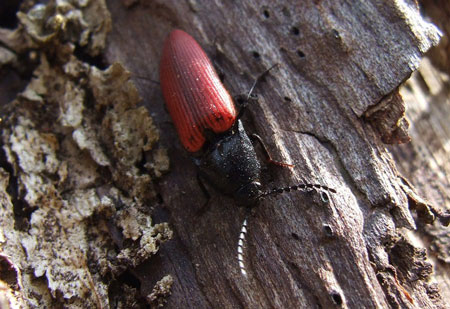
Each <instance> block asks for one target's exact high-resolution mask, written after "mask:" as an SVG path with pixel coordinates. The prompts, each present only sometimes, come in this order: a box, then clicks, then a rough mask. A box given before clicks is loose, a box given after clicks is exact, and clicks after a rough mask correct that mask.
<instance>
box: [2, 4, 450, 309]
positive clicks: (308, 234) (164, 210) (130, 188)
mask: <svg viewBox="0 0 450 309" xmlns="http://www.w3.org/2000/svg"><path fill="white" fill-rule="evenodd" d="M63 2H64V1H60V2H59V4H58V5H62V4H61V3H63ZM285 2H286V1H277V0H276V1H270V2H260V1H245V3H241V2H239V1H237V2H236V1H223V2H222V1H206V0H205V1H203V0H201V1H198V0H188V1H183V2H182V1H162V0H161V1H159V0H158V1H142V0H141V1H133V0H131V1H126V0H124V1H115V0H109V1H107V8H108V9H109V11H110V14H111V20H112V31H111V33H110V34H109V36H108V37H107V45H106V48H105V50H104V52H103V54H102V56H99V55H100V50H101V48H102V46H103V44H102V42H103V39H104V38H105V32H104V31H102V28H104V29H103V30H105V29H106V28H108V27H109V23H108V18H109V16H108V14H109V13H107V12H105V7H104V6H103V4H102V2H101V1H98V2H93V3H95V5H91V6H85V4H84V1H73V3H77V4H73V6H74V9H73V11H71V10H72V9H71V10H67V6H65V5H66V4H64V8H65V9H64V10H62V9H61V8H60V9H61V10H60V11H58V10H56V12H58V14H56V15H52V14H54V13H53V12H50V10H47V12H46V13H48V14H50V15H51V16H52V19H51V20H52V22H46V23H45V25H46V26H43V28H42V29H40V30H42V33H41V32H39V30H38V31H37V32H33V31H31V33H32V35H31V37H32V38H33V39H32V40H31V43H30V41H24V42H18V41H14V36H13V35H12V34H17V33H18V32H11V33H10V32H9V31H7V30H5V29H0V30H1V31H0V41H1V42H2V47H0V52H2V53H4V54H0V56H1V57H0V59H2V60H3V59H7V60H5V63H7V65H10V66H11V67H10V68H9V70H6V72H9V73H5V75H3V76H13V77H14V78H3V79H2V81H1V82H0V86H1V89H7V90H5V91H4V92H3V91H2V92H1V93H0V100H1V104H2V107H4V106H7V107H6V108H5V109H2V111H3V112H2V115H1V116H2V119H3V123H2V125H3V127H2V130H3V131H2V148H3V150H4V153H3V152H1V157H0V162H1V169H0V180H1V181H0V188H1V189H2V190H1V191H0V193H1V194H0V204H1V205H2V208H1V212H0V220H1V222H2V224H4V223H5V222H6V223H5V226H4V227H2V228H3V229H0V232H1V233H0V245H2V246H1V247H0V266H1V267H2V268H0V270H3V272H0V287H1V289H2V291H9V292H10V294H11V295H12V296H11V295H9V294H8V295H7V297H6V298H5V297H3V296H4V295H6V294H0V306H1V305H4V304H5V303H6V302H7V301H6V302H5V299H14V298H16V299H17V300H18V302H19V303H20V302H21V301H22V302H23V304H28V306H44V305H46V306H58V305H66V306H70V305H72V306H89V307H94V306H97V307H107V306H111V307H114V306H117V307H121V306H122V307H133V306H135V307H137V306H139V305H141V306H142V305H143V304H144V303H145V302H148V303H149V304H150V306H152V307H156V306H158V305H161V304H164V303H165V305H166V307H167V308H315V307H319V308H320V307H321V308H333V307H343V308H386V307H392V308H398V307H401V308H444V307H445V306H446V305H445V303H446V302H445V300H446V299H447V300H448V299H449V297H450V288H449V286H450V285H449V283H448V282H449V275H448V273H449V271H448V263H449V258H448V248H449V245H448V244H449V242H448V230H446V229H445V227H443V225H445V224H448V216H447V217H445V216H444V215H442V214H445V211H446V210H447V209H448V206H449V201H450V197H449V176H448V175H449V164H448V163H449V162H448V159H447V158H448V149H447V148H448V147H447V146H446V143H447V141H448V137H449V133H448V132H449V131H450V130H449V129H448V119H449V113H448V111H447V110H448V103H449V93H448V83H449V80H448V78H447V77H446V76H445V75H442V74H441V73H440V72H439V71H437V70H435V69H434V68H433V66H432V65H431V64H430V63H429V62H425V64H424V66H422V67H421V70H420V71H419V73H416V74H415V75H413V78H412V79H411V80H409V81H408V82H407V83H406V86H405V87H403V88H400V89H399V86H400V85H401V84H402V83H403V82H404V81H405V80H407V79H408V78H409V77H410V75H411V74H412V72H413V71H415V70H416V69H417V68H418V66H419V62H420V59H421V57H422V56H423V54H424V53H425V52H426V51H427V50H428V49H429V48H430V47H431V46H433V45H436V44H437V42H438V41H439V38H440V33H439V31H438V30H437V28H435V27H434V26H433V25H432V24H430V23H428V22H426V21H425V20H424V18H423V17H422V16H421V15H420V13H419V8H418V7H417V5H416V4H415V3H414V2H413V1H408V0H396V1H389V2H385V1H377V0H370V1H356V2H355V1H310V0H308V1H302V2H301V3H285ZM30 3H31V2H30ZM55 3H56V2H54V1H50V2H49V5H53V4H55ZM26 5H28V4H25V6H26ZM29 5H30V7H31V4H29ZM55 5H56V4H55ZM71 5H72V4H71ZM89 7H90V9H89ZM22 9H23V10H24V11H26V8H22ZM91 9H92V10H91ZM64 12H65V13H68V12H76V14H67V15H64ZM24 16H25V15H23V16H22V19H21V22H22V23H24V25H25V26H23V27H24V28H20V27H21V26H19V28H18V29H19V30H20V31H29V30H30V29H32V28H31V27H32V25H33V22H35V20H33V18H29V19H27V18H25V17H24ZM36 16H39V15H35V16H34V17H36ZM81 16H82V18H81ZM100 16H101V18H100ZM36 18H37V17H36ZM103 18H104V19H103ZM67 21H70V22H67ZM49 25H50V26H51V29H50V30H51V31H50V30H49V29H46V28H45V27H48V26H49ZM27 27H28V28H27ZM174 28H180V29H183V30H185V31H186V32H188V33H189V34H191V35H192V36H193V37H194V38H196V40H197V41H198V42H199V44H200V45H201V46H202V47H203V48H204V49H205V51H206V53H207V54H208V55H209V56H210V57H211V59H212V61H213V62H214V64H215V66H216V67H217V69H218V71H220V73H221V74H223V76H224V83H225V86H226V87H227V89H228V90H229V91H230V93H231V94H232V96H235V95H241V94H245V93H247V92H248V90H249V88H250V87H251V85H252V83H253V81H254V79H255V78H256V77H257V76H258V75H259V74H260V73H261V72H263V71H264V70H266V69H267V68H268V67H270V66H272V65H273V64H278V66H277V67H276V68H275V69H273V70H272V71H270V74H268V75H267V76H266V78H265V79H264V80H263V81H261V83H260V84H259V85H258V86H257V88H256V93H257V94H258V103H257V104H254V105H251V106H249V107H248V111H247V112H246V115H245V117H244V119H243V121H244V124H245V127H246V130H247V131H248V132H249V133H257V134H258V135H260V136H261V137H262V138H263V140H264V141H265V143H266V144H267V146H268V149H269V151H270V153H271V155H272V156H273V158H274V159H275V160H278V161H283V162H288V163H292V164H294V165H295V166H294V167H293V168H281V167H277V166H271V165H264V164H263V165H264V166H265V167H264V169H263V175H264V176H263V185H264V186H265V187H266V188H272V187H284V186H287V185H293V184H297V183H301V182H306V183H318V184H322V185H325V186H328V187H331V188H334V189H335V190H336V191H337V193H336V194H330V195H329V196H330V201H329V202H326V201H324V200H323V199H321V196H320V195H319V194H318V192H315V191H313V192H309V193H302V192H290V193H286V194H283V195H279V196H277V197H269V198H267V199H265V200H263V201H261V202H260V203H259V204H258V206H257V207H256V208H255V209H254V210H253V212H252V214H251V216H250V217H249V219H248V234H247V239H246V246H245V253H244V256H245V265H246V270H247V273H248V277H245V276H243V275H242V274H241V272H240V269H239V266H238V261H237V240H238V235H239V232H240V228H241V223H242V221H243V219H244V216H245V214H246V211H245V210H244V209H242V208H239V207H238V206H237V205H236V203H235V202H234V201H233V200H232V199H231V198H229V197H226V196H224V195H223V194H221V192H218V191H217V190H215V189H214V188H212V187H211V186H209V185H208V184H206V186H207V189H208V191H209V192H210V194H211V199H210V200H207V199H206V197H205V196H204V194H203V192H202V190H201V189H200V187H199V186H198V183H197V180H196V169H195V166H194V164H193V162H192V160H191V158H190V157H189V154H188V153H187V152H186V151H185V150H184V149H183V148H182V146H181V144H180V142H179V140H178V137H177V135H176V131H175V129H174V127H173V124H172V121H171V119H170V117H169V115H168V113H167V111H166V109H165V107H164V102H163V98H162V94H161V90H160V88H159V85H158V84H157V83H155V81H157V80H158V75H159V74H158V71H159V59H160V57H161V51H162V44H163V42H164V39H165V37H166V36H167V35H168V33H169V32H170V31H171V30H172V29H174ZM80 29H81V30H80ZM20 31H19V32H20ZM52 31H53V32H52ZM49 33H50V34H49ZM18 37H20V38H22V39H23V37H22V36H18ZM40 40H42V41H40ZM5 42H8V43H5ZM68 42H69V43H68ZM86 42H89V43H86ZM9 43H11V44H12V45H8V44H9ZM75 46H76V48H75ZM30 49H34V50H37V51H38V52H37V54H38V55H39V57H40V58H39V59H40V60H39V61H36V63H33V65H34V66H37V69H33V70H34V71H33V76H35V78H34V79H31V82H30V83H29V84H28V85H27V88H26V89H25V90H23V91H22V92H21V93H20V94H19V95H17V96H16V99H15V100H14V101H13V103H11V104H6V103H8V102H9V101H10V100H11V99H12V98H14V97H15V94H16V93H17V92H19V91H17V90H14V89H13V88H19V89H20V88H21V87H24V85H25V84H26V83H25V82H24V81H23V80H21V79H20V78H18V77H17V73H15V72H16V71H17V67H19V68H20V58H19V56H18V55H21V52H23V51H24V50H26V51H27V52H28V51H29V50H30ZM27 55H28V54H27ZM21 57H22V59H23V54H22V55H21ZM30 58H31V56H30ZM27 61H28V62H27V63H30V60H27ZM31 62H32V61H31ZM115 62H120V63H121V64H122V65H123V66H124V67H126V68H127V69H128V70H129V71H130V72H131V79H132V80H133V82H134V83H135V85H136V87H137V89H136V88H134V86H133V85H132V84H131V83H129V82H128V77H129V76H128V75H127V73H126V72H125V71H124V70H123V69H122V67H121V65H119V64H115V65H112V66H111V67H110V68H109V69H105V70H100V69H98V68H96V67H95V66H101V67H107V66H109V65H111V64H113V63H115ZM18 63H19V64H18ZM2 65H3V64H2ZM11 72H13V73H11ZM8 74H9V75H8ZM20 74H22V76H23V75H25V76H26V75H27V74H30V72H25V73H24V72H21V73H20ZM5 80H7V82H5ZM18 80H19V81H18ZM61 85H63V86H61ZM61 87H62V88H61ZM11 89H13V90H11ZM36 89H37V90H36ZM31 90H32V91H31ZM39 91H41V92H39ZM138 93H139V95H140V96H141V97H142V99H143V100H142V105H143V106H144V107H145V108H146V110H147V111H148V112H149V114H150V115H151V118H150V117H148V114H147V113H146V112H145V110H144V109H143V108H140V107H137V106H135V104H136V102H137V100H138ZM405 102H406V103H407V104H406V106H405ZM431 102H437V104H436V105H433V104H431ZM36 106H38V107H39V108H36ZM77 109H79V110H78V111H77ZM4 111H7V112H9V113H10V114H8V113H5V112H4ZM405 111H406V116H407V117H405ZM6 115H7V117H5V116H6ZM74 115H75V116H77V117H78V118H76V117H75V118H73V116H74ZM152 119H153V122H152ZM408 119H409V121H411V129H409V128H408V127H409V125H410V124H409V122H408ZM446 120H447V121H446ZM60 123H62V124H60ZM23 128H25V133H24V134H22V135H23V136H22V137H20V136H19V137H18V129H21V130H22V129H23ZM27 130H28V131H27ZM158 131H159V133H158ZM5 132H12V133H10V134H9V135H8V134H7V133H5ZM21 132H22V133H23V130H22V131H21ZM27 132H28V133H27ZM10 136H11V137H14V138H15V140H14V141H12V138H10ZM21 138H22V139H21ZM410 140H411V142H410V143H408V142H409V141H410ZM21 141H22V142H21ZM430 141H432V142H431V143H430ZM403 143H406V144H405V145H402V146H399V145H398V144H403ZM388 144H389V145H388ZM17 145H23V146H24V147H23V148H25V150H26V151H23V152H24V153H25V154H26V155H28V154H30V157H32V158H33V160H35V161H33V160H30V162H29V166H25V167H24V165H23V164H22V163H23V162H21V161H20V160H21V159H23V156H22V155H23V154H21V152H20V150H17V149H18V148H17ZM33 145H44V146H45V147H40V148H39V149H35V148H33V147H32V146H33ZM48 145H50V146H49V147H47V146H48ZM27 147H28V148H27ZM19 148H20V147H19ZM49 148H50V149H49ZM165 149H166V150H167V152H168V156H169V159H170V172H169V173H168V174H166V175H164V176H162V177H161V174H162V173H163V172H164V171H165V170H166V163H165V162H166V159H165V158H166V156H165ZM260 150H261V149H259V148H257V151H258V154H260V155H261V159H262V160H261V161H262V162H263V161H264V159H263V158H264V157H263V156H262V151H260ZM142 154H144V155H145V158H141V156H142ZM42 157H43V158H45V160H44V159H42ZM80 158H81V159H80ZM50 159H51V160H53V161H51V160H50ZM41 161H42V162H41ZM34 162H38V163H39V164H40V163H42V165H43V167H42V168H41V166H40V165H39V166H35V163H34ZM52 162H53V164H52ZM30 175H31V176H33V177H35V178H34V179H43V181H45V186H44V185H39V184H36V183H32V181H29V180H28V182H27V179H28V178H27V177H28V176H30ZM24 188H26V189H27V190H29V189H30V188H36V192H34V194H35V196H38V197H39V200H36V199H35V200H33V199H31V198H30V197H29V196H30V195H28V194H25V193H26V192H24V191H26V190H24ZM40 189H42V190H41V191H42V192H43V193H42V192H38V191H39V190H40ZM50 189H51V190H50ZM147 189H148V190H147ZM205 204H206V208H205ZM150 207H151V209H150ZM71 209H74V211H73V213H74V214H75V215H73V213H72V212H71ZM150 210H151V211H150ZM150 212H151V219H150V217H149V214H150ZM439 215H442V216H439ZM436 217H439V218H438V219H439V220H435V222H434V224H433V225H430V224H431V223H432V222H433V219H435V218H436ZM40 219H41V220H40ZM163 222H169V224H170V228H171V229H172V230H173V233H174V235H173V239H172V240H170V241H166V240H167V239H168V238H170V237H171V232H170V231H169V230H168V228H167V225H166V224H165V223H163ZM5 231H6V232H5ZM77 233H79V235H78V234H77ZM12 235H13V236H12ZM80 235H81V236H83V237H78V236H80ZM32 237H34V239H33V241H34V242H35V243H36V244H37V245H36V246H35V245H34V243H32V241H31V240H30V238H32ZM24 239H25V240H26V241H28V242H27V243H26V242H25V244H24ZM74 239H75V240H76V241H74ZM56 247H57V248H58V250H55V249H54V248H56ZM22 248H23V249H22ZM36 248H41V249H40V250H38V249H36ZM426 249H428V252H427V250H426ZM30 252H32V253H33V254H35V255H36V258H35V259H33V257H30ZM65 255H67V256H65ZM144 260H145V261H144ZM69 264H74V265H70V266H73V270H74V272H73V273H70V274H71V275H70V276H69V275H68V272H66V273H64V272H63V271H62V270H64V269H66V268H68V265H69ZM42 265H44V266H42ZM5 269H7V270H5ZM433 269H434V271H435V272H434V273H433ZM60 271H61V273H60ZM72 274H75V275H73V276H72ZM6 275H8V276H6ZM167 275H170V276H171V277H169V276H167ZM11 278H13V279H11ZM68 278H71V279H70V280H69V279H68ZM74 278H75V279H74ZM24 284H26V285H29V286H28V287H24V286H23V285H24ZM47 285H48V287H47ZM86 286H87V287H88V288H86ZM79 291H83V293H85V294H83V295H81V294H80V293H79ZM169 291H170V292H169ZM77 293H78V294H77ZM169 294H170V296H168V295H169ZM441 295H442V296H441ZM11 303H12V302H11V301H10V304H11ZM24 306H25V305H24Z"/></svg>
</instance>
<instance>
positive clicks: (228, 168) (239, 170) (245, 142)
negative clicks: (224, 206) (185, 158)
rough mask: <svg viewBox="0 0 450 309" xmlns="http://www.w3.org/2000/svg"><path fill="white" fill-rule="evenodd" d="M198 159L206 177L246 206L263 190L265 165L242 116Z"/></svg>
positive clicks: (198, 163)
mask: <svg viewBox="0 0 450 309" xmlns="http://www.w3.org/2000/svg"><path fill="white" fill-rule="evenodd" d="M196 163H197V165H198V166H199V169H200V174H201V176H202V177H203V178H205V179H206V180H207V181H208V182H209V183H210V184H212V185H213V186H214V187H216V188H217V189H219V190H221V191H222V192H223V193H225V194H227V195H229V196H232V197H234V198H235V199H236V200H237V202H238V203H239V204H241V205H243V206H251V204H253V203H254V202H255V201H256V200H257V198H258V196H259V195H260V194H261V184H260V173H261V165H260V163H259V161H258V158H257V156H256V152H255V149H254V147H253V145H252V142H251V141H250V138H249V137H248V135H247V133H246V132H245V130H244V127H243V126H242V123H241V121H240V120H238V122H237V123H236V125H235V129H234V130H230V132H229V134H228V135H227V136H225V137H224V138H221V139H220V140H219V141H218V142H216V143H214V144H212V145H211V146H210V148H209V149H208V151H207V152H206V153H205V155H204V156H203V157H202V158H201V159H199V160H197V162H196Z"/></svg>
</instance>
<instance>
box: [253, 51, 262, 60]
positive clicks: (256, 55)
mask: <svg viewBox="0 0 450 309" xmlns="http://www.w3.org/2000/svg"><path fill="white" fill-rule="evenodd" d="M252 55H253V58H255V59H259V58H261V55H260V54H259V53H258V52H257V51H254V52H252Z"/></svg>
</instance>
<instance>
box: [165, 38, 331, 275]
mask: <svg viewBox="0 0 450 309" xmlns="http://www.w3.org/2000/svg"><path fill="white" fill-rule="evenodd" d="M269 70H270V69H269ZM267 72H268V70H267V71H266V72H265V73H267ZM265 73H263V74H262V75H261V76H260V77H262V76H263V75H264V74H265ZM260 77H259V78H260ZM259 78H258V79H259ZM258 79H256V81H255V82H254V84H253V86H252V87H251V89H250V92H249V94H248V95H247V99H246V101H247V102H248V101H249V99H250V97H251V93H252V91H253V89H254V87H255V85H256V82H257V81H258ZM160 83H161V89H162V93H163V97H164V100H165V102H166V105H167V108H168V111H169V113H170V116H171V117H172V120H173V123H174V125H175V128H176V130H177V133H178V136H179V138H180V141H181V143H182V144H183V146H184V148H185V149H186V150H187V151H188V152H190V153H191V154H192V157H193V159H194V162H195V164H196V165H197V167H198V170H199V176H200V179H204V180H206V181H207V182H208V183H210V184H211V185H213V186H214V187H215V188H217V189H219V190H220V191H221V192H223V193H224V194H226V195H229V196H231V197H233V198H234V200H235V201H236V202H237V203H238V204H239V205H241V206H246V207H248V208H250V207H252V206H253V205H255V204H256V202H257V201H258V200H260V199H262V198H264V197H265V196H267V195H272V194H279V193H282V192H289V191H290V190H303V191H311V190H316V189H319V190H321V192H322V195H321V196H322V200H324V201H328V196H327V195H326V193H324V192H323V191H329V192H333V193H335V192H336V191H335V190H334V189H331V188H328V187H326V186H322V185H316V184H299V185H294V186H289V187H284V188H275V189H272V190H268V191H264V190H263V188H262V185H261V181H260V178H261V165H260V163H259V160H258V158H257V155H256V151H255V148H254V147H253V144H252V141H257V142H259V143H260V144H261V146H262V149H263V151H264V152H265V154H266V156H267V157H268V159H269V161H271V162H272V163H276V164H278V165H284V166H289V165H287V164H283V163H279V162H275V161H273V160H272V159H271V158H270V155H269V153H268V151H267V149H266V147H265V146H264V144H263V143H262V140H261V138H259V136H257V135H254V134H253V135H250V136H249V135H248V134H247V133H246V131H245V129H244V126H243V124H242V121H241V120H240V117H241V115H242V112H243V109H244V108H245V105H243V106H242V107H241V109H240V110H239V111H237V109H236V106H235V105H234V103H233V100H232V98H231V96H230V94H229V93H228V91H227V90H226V89H225V87H224V85H223V84H222V82H221V80H220V78H219V76H218V74H217V73H216V71H215V70H214V67H213V65H212V63H211V61H210V60H209V58H208V56H207V55H206V54H205V52H204V51H203V49H202V48H201V47H200V45H199V44H198V43H197V42H196V41H195V40H194V38H192V37H191V36H190V35H189V34H187V33H186V32H184V31H182V30H173V31H172V32H171V33H170V34H169V36H168V37H167V39H166V41H165V43H164V48H163V53H162V57H161V63H160ZM247 102H245V103H247ZM246 227H247V218H246V219H245V220H244V222H243V225H242V229H241V233H240V236H239V244H238V259H239V266H240V268H241V271H242V273H243V274H245V269H244V267H243V253H242V249H243V241H244V236H245V232H246Z"/></svg>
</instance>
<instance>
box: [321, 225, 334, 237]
mask: <svg viewBox="0 0 450 309" xmlns="http://www.w3.org/2000/svg"><path fill="white" fill-rule="evenodd" d="M323 231H324V233H325V235H326V236H327V237H333V235H334V233H333V229H332V228H331V226H329V225H328V224H324V225H323Z"/></svg>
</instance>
